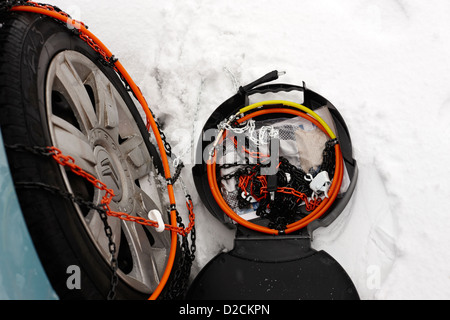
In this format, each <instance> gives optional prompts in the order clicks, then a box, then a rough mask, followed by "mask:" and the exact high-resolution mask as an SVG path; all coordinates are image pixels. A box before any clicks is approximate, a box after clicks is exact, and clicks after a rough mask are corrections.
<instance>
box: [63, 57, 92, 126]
mask: <svg viewBox="0 0 450 320" xmlns="http://www.w3.org/2000/svg"><path fill="white" fill-rule="evenodd" d="M58 59H59V60H58V63H57V64H56V70H55V75H56V78H57V79H58V80H59V81H60V83H61V84H62V86H63V87H64V89H65V91H66V93H67V94H68V96H69V98H70V99H71V101H72V103H73V106H74V107H75V109H76V113H77V118H78V120H79V121H80V122H81V124H82V125H83V127H84V129H85V130H86V131H88V130H90V129H92V128H94V127H95V126H96V125H97V122H98V121H97V116H96V114H95V109H94V106H93V105H92V101H91V98H90V97H89V94H88V92H87V91H86V88H85V86H84V82H83V80H82V79H81V78H80V76H79V75H78V73H77V71H76V69H75V67H74V66H73V65H72V63H71V62H70V61H69V60H68V59H66V58H65V56H64V55H61V56H59V57H58Z"/></svg>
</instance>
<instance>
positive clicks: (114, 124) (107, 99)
mask: <svg viewBox="0 0 450 320" xmlns="http://www.w3.org/2000/svg"><path fill="white" fill-rule="evenodd" d="M96 85H97V88H98V90H97V93H98V97H99V101H98V108H99V110H98V119H99V126H100V127H102V128H105V129H108V130H112V129H116V128H118V125H119V113H118V110H117V105H116V100H115V98H114V89H113V87H112V86H111V84H110V83H108V84H106V85H105V84H104V83H103V81H101V80H100V79H97V82H96ZM117 134H118V133H117V132H116V133H114V134H113V135H114V136H117Z"/></svg>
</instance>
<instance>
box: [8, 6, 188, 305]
mask: <svg viewBox="0 0 450 320" xmlns="http://www.w3.org/2000/svg"><path fill="white" fill-rule="evenodd" d="M11 11H19V12H32V13H37V14H42V15H46V16H49V17H52V18H54V19H57V20H59V21H62V22H64V23H66V24H67V26H68V27H70V28H73V29H76V31H77V32H78V34H79V37H80V39H82V40H83V41H85V42H86V43H87V44H88V45H89V46H90V47H91V48H92V49H93V50H94V51H96V52H97V53H99V54H100V55H101V56H102V57H103V59H104V60H105V61H106V62H107V63H109V64H111V67H112V68H113V69H114V70H115V71H116V72H117V74H118V75H119V76H120V77H121V79H122V80H123V81H124V82H126V84H127V85H128V86H129V87H130V89H131V90H132V92H133V94H134V95H135V97H136V98H137V100H138V101H139V103H140V104H141V106H142V109H143V111H144V113H145V115H146V117H147V130H149V131H150V129H152V131H153V133H154V137H155V139H156V142H157V145H158V149H159V150H160V155H161V160H162V164H163V168H164V176H165V178H166V181H167V193H168V197H169V202H170V221H171V226H166V227H167V229H169V230H170V231H171V232H172V236H171V245H170V253H169V258H168V262H167V266H166V269H165V271H164V273H163V275H162V277H161V279H160V283H159V285H158V286H157V288H156V289H155V291H154V292H153V294H152V295H151V296H150V297H149V300H156V299H157V298H158V296H159V295H160V293H161V292H162V290H163V288H164V287H165V285H166V283H167V281H168V279H169V277H170V275H171V271H172V267H173V265H174V261H175V256H176V251H177V234H178V233H180V234H181V235H186V234H187V233H188V232H190V231H191V230H192V228H193V225H194V223H195V216H194V213H193V203H192V200H190V199H187V204H186V205H187V208H188V210H189V226H188V227H187V228H186V229H184V230H180V228H179V227H178V226H177V223H178V222H177V209H176V203H175V193H174V189H173V185H172V177H171V173H170V166H169V161H168V156H167V153H166V149H165V143H164V142H163V140H162V138H161V132H160V130H159V127H158V124H157V123H156V121H155V119H154V116H153V114H152V112H151V111H150V108H149V107H148V104H147V101H146V100H145V98H144V96H143V95H142V92H141V90H140V88H139V87H138V86H137V85H136V83H135V82H134V81H133V79H132V78H131V76H130V75H129V74H128V72H127V71H126V70H125V68H124V67H123V66H122V64H121V63H120V62H119V61H118V60H117V59H116V58H114V55H113V54H112V53H111V51H110V50H109V49H108V48H107V47H106V46H105V45H104V44H103V43H102V42H101V41H100V40H99V39H98V38H97V37H96V36H95V35H94V34H93V33H91V32H90V31H88V30H87V26H86V25H85V24H84V23H82V22H80V21H77V20H73V19H71V18H70V16H69V15H68V14H67V13H65V12H63V11H59V10H56V8H55V7H54V6H51V5H43V4H40V3H36V2H33V1H27V2H26V4H24V5H17V6H14V7H12V8H11ZM55 153H57V151H56V152H55ZM55 157H56V158H57V159H55V160H57V161H61V162H64V163H65V162H66V161H65V160H64V158H63V157H61V158H59V156H57V155H56V154H55ZM67 159H68V160H69V161H68V162H67V164H66V165H67V166H69V168H71V169H72V168H73V169H74V170H75V171H74V172H75V173H80V175H83V176H84V175H85V174H86V173H82V170H81V171H80V169H81V168H80V169H78V168H77V166H74V163H73V162H72V161H71V160H70V158H67ZM85 177H86V179H88V180H89V181H90V182H91V183H93V184H94V185H95V186H96V187H97V188H98V187H100V189H101V190H104V191H105V192H106V191H107V190H108V191H109V192H106V194H105V198H104V199H102V202H105V203H102V204H104V206H105V207H106V208H109V202H110V201H111V200H110V199H111V198H112V196H111V194H112V193H111V190H109V189H108V188H107V187H106V186H104V184H102V183H101V182H100V181H96V180H94V179H95V178H94V179H92V176H90V175H87V174H86V176H85ZM108 201H109V202H108ZM109 212H110V213H111V214H112V215H114V213H113V212H112V211H109ZM117 217H119V218H121V219H126V218H127V216H126V214H122V213H118V214H117ZM132 219H133V221H135V222H137V223H148V224H149V225H154V224H153V223H156V222H154V221H145V222H144V221H142V220H140V219H139V218H136V217H134V218H132Z"/></svg>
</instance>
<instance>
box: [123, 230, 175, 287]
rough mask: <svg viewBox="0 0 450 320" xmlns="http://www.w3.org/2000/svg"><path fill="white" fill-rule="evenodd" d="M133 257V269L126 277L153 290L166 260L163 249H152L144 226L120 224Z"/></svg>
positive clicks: (165, 253) (165, 252)
mask: <svg viewBox="0 0 450 320" xmlns="http://www.w3.org/2000/svg"><path fill="white" fill-rule="evenodd" d="M122 228H123V231H124V232H125V234H126V237H127V240H128V245H129V247H130V250H131V255H132V256H133V268H132V270H131V272H130V273H128V274H127V276H129V277H132V278H134V279H136V280H138V281H139V282H141V283H142V284H144V285H146V286H147V287H149V288H151V290H154V289H155V288H156V286H157V285H158V284H159V281H160V278H159V274H161V273H162V271H163V269H164V265H165V263H166V260H167V250H166V249H165V248H153V247H152V246H151V245H150V242H149V241H148V238H147V235H146V234H145V231H144V228H145V227H144V226H141V225H138V224H136V223H133V222H126V223H123V224H122Z"/></svg>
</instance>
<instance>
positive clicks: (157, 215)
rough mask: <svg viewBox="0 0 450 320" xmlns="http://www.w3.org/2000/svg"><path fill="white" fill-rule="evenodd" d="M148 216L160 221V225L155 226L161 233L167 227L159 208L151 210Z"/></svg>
mask: <svg viewBox="0 0 450 320" xmlns="http://www.w3.org/2000/svg"><path fill="white" fill-rule="evenodd" d="M148 218H149V219H150V220H153V221H156V222H157V223H158V227H156V228H155V230H156V232H159V233H161V232H163V231H164V230H165V229H166V226H165V224H164V220H163V218H162V216H161V212H159V211H158V210H156V209H153V210H150V212H149V213H148Z"/></svg>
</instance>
